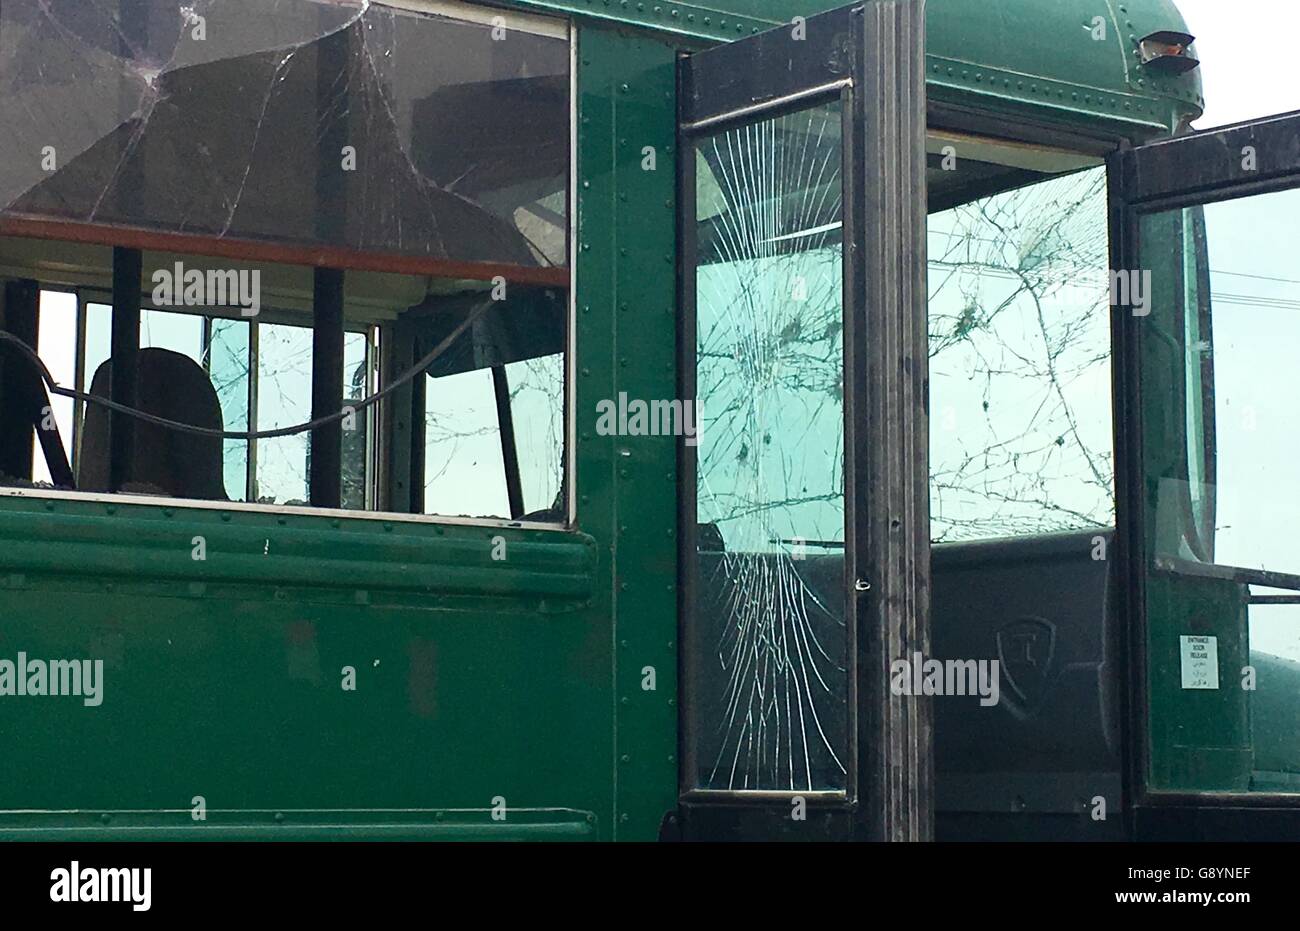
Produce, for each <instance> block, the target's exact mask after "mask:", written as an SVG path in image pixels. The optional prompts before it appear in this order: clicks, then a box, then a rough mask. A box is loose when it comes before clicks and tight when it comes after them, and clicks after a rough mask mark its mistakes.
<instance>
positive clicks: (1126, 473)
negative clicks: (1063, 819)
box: [1111, 113, 1300, 839]
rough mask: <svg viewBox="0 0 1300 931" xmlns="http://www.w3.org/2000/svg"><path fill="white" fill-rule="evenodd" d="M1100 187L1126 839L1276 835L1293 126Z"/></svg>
mask: <svg viewBox="0 0 1300 931" xmlns="http://www.w3.org/2000/svg"><path fill="white" fill-rule="evenodd" d="M1111 181H1112V190H1113V192H1114V197H1115V202H1116V211H1115V214H1114V216H1115V221H1116V224H1117V228H1116V230H1115V235H1114V236H1113V237H1112V240H1113V248H1114V255H1113V256H1112V264H1113V268H1114V271H1113V273H1112V304H1113V305H1114V308H1115V309H1114V312H1115V314H1116V332H1117V334H1119V339H1120V346H1119V352H1120V357H1121V359H1122V362H1121V365H1120V366H1119V372H1118V376H1117V377H1118V379H1119V380H1118V383H1117V397H1118V399H1119V403H1118V404H1117V410H1118V412H1119V416H1120V423H1119V428H1118V432H1119V438H1120V447H1119V455H1118V458H1119V462H1120V464H1121V469H1120V478H1119V485H1120V488H1119V493H1120V500H1119V513H1120V526H1119V533H1120V542H1121V548H1122V550H1123V554H1122V556H1123V558H1124V560H1125V566H1126V571H1127V573H1128V575H1127V578H1126V579H1125V585H1124V586H1123V588H1124V591H1125V594H1126V597H1127V604H1126V609H1127V610H1126V616H1127V619H1128V626H1129V632H1130V637H1129V648H1130V651H1129V664H1128V666H1129V671H1130V680H1131V693H1130V700H1129V708H1130V714H1129V718H1130V720H1129V725H1130V726H1129V728H1128V731H1129V734H1128V740H1127V744H1128V749H1129V753H1128V756H1129V759H1130V769H1129V782H1130V792H1129V793H1128V796H1129V798H1131V799H1133V800H1134V801H1133V807H1134V811H1135V828H1136V836H1137V837H1138V838H1151V837H1167V838H1174V837H1177V836H1184V835H1185V834H1186V832H1188V831H1192V830H1195V829H1196V828H1195V825H1196V824H1197V823H1198V818H1199V819H1200V821H1201V822H1204V821H1205V819H1206V818H1214V819H1217V820H1215V822H1214V823H1215V824H1217V825H1220V827H1219V828H1217V829H1216V830H1219V831H1220V834H1221V835H1222V836H1224V837H1236V838H1246V837H1254V838H1265V837H1273V838H1274V839H1282V838H1283V837H1287V838H1289V839H1294V837H1295V836H1296V835H1297V832H1298V831H1300V493H1297V485H1298V484H1300V403H1298V402H1297V399H1298V398H1300V365H1298V364H1297V363H1298V361H1300V113H1293V114H1290V115H1284V116H1276V117H1272V118H1269V119H1265V120H1261V121H1257V122H1253V123H1248V124H1242V125H1237V126H1231V127H1227V128H1224V129H1220V130H1216V131H1207V132H1202V133H1196V134H1192V135H1188V136H1182V137H1176V138H1173V139H1169V140H1164V141H1161V142H1156V143H1153V144H1149V145H1145V146H1142V147H1139V148H1134V149H1130V150H1127V151H1124V152H1121V153H1119V154H1118V155H1117V156H1115V158H1114V160H1113V162H1112V166H1111ZM1191 809H1201V810H1204V809H1215V811H1214V812H1212V813H1210V814H1208V815H1207V814H1205V813H1204V811H1202V812H1201V813H1200V814H1199V815H1198V817H1189V810H1191ZM1224 819H1227V820H1224Z"/></svg>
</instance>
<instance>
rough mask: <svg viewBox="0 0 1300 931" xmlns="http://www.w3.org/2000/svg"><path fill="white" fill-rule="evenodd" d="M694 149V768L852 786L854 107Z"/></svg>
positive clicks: (809, 113) (761, 126)
mask: <svg viewBox="0 0 1300 931" xmlns="http://www.w3.org/2000/svg"><path fill="white" fill-rule="evenodd" d="M694 146H695V151H694V152H693V153H692V157H693V158H694V159H695V165H696V178H697V184H696V215H695V224H696V226H695V232H696V242H697V267H696V270H695V293H696V344H695V351H696V359H697V363H696V365H697V370H696V396H697V398H698V408H697V412H696V413H697V417H698V423H699V429H698V435H697V437H696V440H697V443H698V446H697V455H698V466H697V471H696V496H697V521H698V525H699V526H698V535H697V546H696V553H695V560H696V567H695V570H696V572H695V579H696V588H695V598H696V604H695V605H694V622H693V624H692V625H691V637H692V642H690V643H688V644H687V645H686V646H687V649H689V650H690V651H691V655H692V656H693V657H694V666H693V671H692V673H691V674H690V678H691V681H688V683H687V686H688V689H689V690H690V700H689V701H688V705H687V707H688V709H689V711H688V714H689V715H690V718H691V720H690V725H691V731H692V734H693V740H694V742H695V743H694V747H693V748H692V749H693V752H694V766H695V772H694V773H693V774H692V775H693V778H694V779H695V780H696V785H697V787H699V788H702V789H731V790H785V791H815V790H842V789H844V788H845V785H846V782H845V765H846V762H847V751H846V747H847V733H848V706H847V696H848V683H849V677H848V671H847V670H848V642H849V641H848V637H847V625H846V592H845V585H844V540H845V497H844V436H845V429H844V426H845V419H844V353H843V333H844V326H843V323H844V306H843V288H842V269H843V264H842V262H843V231H842V210H843V189H842V185H841V155H842V152H841V108H840V105H839V103H838V102H836V103H831V104H827V105H824V106H818V107H815V108H811V109H807V110H803V111H800V112H797V113H793V114H787V115H784V116H780V117H776V118H773V119H768V120H763V121H760V122H755V123H751V124H748V125H744V126H741V127H738V128H734V129H728V130H726V131H721V132H718V133H716V134H713V135H706V136H701V137H698V138H697V139H696V140H695V142H694Z"/></svg>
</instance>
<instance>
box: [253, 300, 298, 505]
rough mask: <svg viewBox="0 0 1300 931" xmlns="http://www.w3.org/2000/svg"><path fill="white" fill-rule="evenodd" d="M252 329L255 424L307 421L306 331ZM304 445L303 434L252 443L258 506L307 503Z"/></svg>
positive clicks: (265, 326)
mask: <svg viewBox="0 0 1300 931" xmlns="http://www.w3.org/2000/svg"><path fill="white" fill-rule="evenodd" d="M257 333H258V337H257V428H258V429H259V430H276V429H279V428H280V427H288V426H292V425H293V424H299V423H305V422H306V421H308V420H311V346H312V334H311V330H310V329H308V328H306V327H299V326H286V325H283V324H276V323H264V324H259V325H258V328H257ZM310 446H311V435H310V434H309V433H305V432H304V433H295V434H292V435H290V436H279V437H271V438H268V439H259V440H258V441H257V475H256V480H255V481H256V484H255V487H256V500H257V502H258V503H259V504H306V503H307V501H308V497H309V496H308V476H309V475H310V471H309V463H308V458H307V457H308V454H309V450H310Z"/></svg>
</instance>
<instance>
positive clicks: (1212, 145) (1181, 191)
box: [1108, 111, 1300, 840]
mask: <svg viewBox="0 0 1300 931" xmlns="http://www.w3.org/2000/svg"><path fill="white" fill-rule="evenodd" d="M1246 146H1252V147H1254V150H1255V154H1256V158H1257V163H1256V166H1255V169H1254V170H1247V169H1246V167H1245V166H1244V164H1243V154H1242V153H1243V149H1244V148H1245V147H1246ZM1234 153H1236V154H1235V155H1234ZM1108 172H1109V178H1110V200H1111V237H1110V238H1111V268H1112V269H1117V270H1118V269H1140V268H1142V252H1141V236H1140V228H1141V221H1142V217H1143V216H1144V215H1147V214H1151V213H1158V212H1161V211H1167V210H1173V209H1178V208H1181V207H1188V206H1195V205H1201V204H1209V203H1212V202H1216V201H1224V200H1234V199H1238V198H1243V197H1250V196H1254V195H1259V194H1267V193H1271V192H1274V191H1281V190H1287V189H1291V188H1300V111H1296V112H1294V113H1288V114H1278V115H1276V116H1271V117H1266V118H1264V119H1261V120H1254V121H1250V122H1245V123H1239V124H1235V125H1232V126H1226V127H1222V128H1219V129H1215V130H1207V131H1204V132H1199V133H1195V134H1192V135H1186V136H1176V137H1172V138H1168V139H1163V140H1160V141H1157V142H1152V143H1148V144H1146V145H1142V146H1137V147H1131V148H1130V147H1125V148H1123V149H1121V150H1120V151H1119V152H1117V153H1115V154H1114V155H1112V156H1111V158H1110V160H1109V164H1108ZM1112 315H1113V317H1112V320H1113V332H1114V334H1115V340H1116V346H1115V358H1116V365H1115V397H1116V399H1117V404H1116V414H1117V419H1116V462H1117V464H1119V466H1120V468H1119V470H1118V471H1117V476H1116V478H1117V482H1116V485H1117V487H1116V495H1117V516H1118V521H1117V533H1116V542H1117V546H1116V556H1117V558H1118V559H1120V560H1121V566H1122V567H1123V569H1122V575H1121V578H1122V580H1123V582H1124V584H1123V586H1122V588H1123V595H1122V602H1123V603H1122V606H1121V609H1122V622H1123V625H1124V629H1125V631H1126V638H1125V639H1126V643H1125V646H1126V654H1127V655H1126V656H1125V658H1124V665H1125V667H1126V668H1125V675H1124V679H1125V681H1126V688H1125V690H1124V695H1123V701H1124V711H1123V714H1122V721H1123V731H1124V748H1123V750H1124V753H1123V756H1124V761H1125V762H1124V774H1123V775H1124V796H1125V798H1126V799H1128V800H1129V804H1128V805H1127V806H1126V810H1127V814H1128V818H1129V825H1128V827H1129V832H1130V833H1129V836H1130V837H1132V838H1133V839H1134V840H1248V839H1258V840H1263V839H1272V840H1283V839H1291V840H1294V839H1295V838H1296V837H1297V836H1300V794H1293V795H1289V794H1286V793H1263V792H1261V793H1253V794H1246V793H1236V792H1166V791H1149V790H1148V787H1147V773H1148V770H1149V762H1150V753H1149V740H1150V729H1149V724H1150V718H1149V706H1148V698H1147V687H1148V667H1147V663H1148V655H1147V619H1146V566H1147V564H1148V559H1149V554H1148V553H1147V552H1146V546H1145V540H1146V536H1145V532H1144V522H1145V514H1146V510H1145V489H1144V487H1143V476H1144V475H1145V470H1144V467H1143V452H1142V450H1143V445H1142V435H1143V429H1142V415H1143V398H1142V390H1141V379H1140V377H1139V375H1140V369H1139V367H1140V365H1141V358H1142V353H1141V348H1142V342H1141V341H1142V339H1143V332H1142V330H1143V328H1142V327H1141V325H1140V320H1139V319H1137V318H1135V317H1134V315H1133V314H1132V313H1131V312H1130V310H1129V309H1128V308H1127V307H1121V306H1113V307H1112Z"/></svg>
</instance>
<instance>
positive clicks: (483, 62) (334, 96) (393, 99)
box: [0, 0, 570, 495]
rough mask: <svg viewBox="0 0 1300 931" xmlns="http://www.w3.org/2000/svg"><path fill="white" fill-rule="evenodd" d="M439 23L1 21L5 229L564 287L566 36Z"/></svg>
mask: <svg viewBox="0 0 1300 931" xmlns="http://www.w3.org/2000/svg"><path fill="white" fill-rule="evenodd" d="M438 7H439V12H438V13H436V14H434V13H427V12H413V11H410V10H405V9H399V8H397V7H396V6H394V5H387V4H385V3H382V2H373V3H363V4H355V3H338V2H334V0H292V2H280V3H271V4H268V3H266V2H265V0H223V2H222V3H205V4H195V3H193V2H192V0H137V2H133V3H131V4H129V5H126V6H123V7H122V9H121V10H120V11H119V10H118V7H117V6H116V5H113V4H109V5H103V4H96V3H49V2H46V0H6V2H5V3H4V5H3V7H2V8H0V36H3V43H4V54H5V59H6V61H10V62H14V63H15V64H14V66H13V67H8V68H6V69H4V72H3V73H2V74H0V124H2V125H4V126H5V130H6V131H5V134H4V138H3V139H2V140H0V211H4V212H6V213H9V214H12V215H26V216H37V217H46V218H53V219H59V220H80V221H93V222H95V223H97V224H121V225H127V226H135V227H145V228H149V229H154V230H162V231H172V232H184V233H187V234H198V235H206V236H219V237H227V236H229V237H238V238H243V239H255V240H267V239H271V240H275V241H279V242H282V243H289V244H299V245H328V246H337V247H344V248H352V249H361V248H364V249H365V250H367V251H371V252H375V251H381V252H399V253H404V254H408V255H418V256H425V257H429V258H439V259H451V260H462V261H482V262H488V261H490V262H501V263H506V264H511V265H519V266H546V265H556V264H560V265H562V264H564V263H565V258H566V257H565V244H566V241H567V237H566V235H565V234H566V230H567V222H566V220H565V211H566V206H565V205H566V196H565V192H566V190H567V179H568V165H569V60H570V53H569V43H568V37H567V34H566V32H565V27H564V24H563V23H556V22H550V23H547V24H545V25H540V24H539V21H537V20H534V19H532V18H525V17H522V16H519V15H517V14H516V15H506V14H504V13H499V12H498V11H493V13H494V16H493V17H489V16H486V15H484V14H485V13H486V12H487V11H486V10H483V9H481V8H475V7H470V6H457V5H455V4H443V3H439V4H438ZM458 10H460V11H464V15H463V16H458V14H457V11H458ZM494 20H496V22H494ZM499 24H504V25H499ZM502 29H505V30H506V39H505V40H504V41H499V39H500V38H501V36H500V32H501V30H502ZM200 33H201V34H200ZM494 33H495V34H494ZM280 492H281V489H277V491H276V494H277V495H280Z"/></svg>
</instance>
